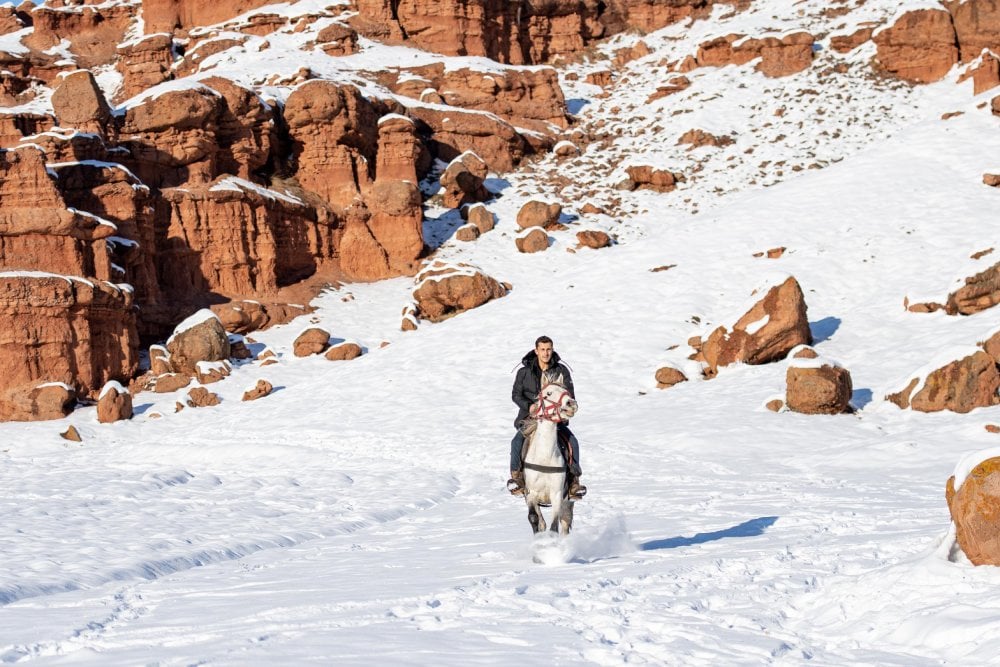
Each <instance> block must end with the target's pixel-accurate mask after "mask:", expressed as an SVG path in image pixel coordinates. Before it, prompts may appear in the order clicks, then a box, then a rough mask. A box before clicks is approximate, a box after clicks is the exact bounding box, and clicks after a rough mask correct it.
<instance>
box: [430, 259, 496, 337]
mask: <svg viewBox="0 0 1000 667" xmlns="http://www.w3.org/2000/svg"><path fill="white" fill-rule="evenodd" d="M415 282H416V285H417V286H416V287H415V288H414V290H413V299H414V301H415V304H416V305H415V310H414V312H413V317H415V318H417V319H421V320H429V321H431V322H440V321H441V320H444V319H447V318H449V317H451V316H453V315H457V314H458V313H462V312H464V311H466V310H471V309H472V308H477V307H479V306H481V305H483V304H484V303H486V302H487V301H491V300H493V299H499V298H500V297H503V296H506V294H507V288H506V287H505V286H504V285H502V284H501V283H500V282H499V281H497V280H496V279H495V278H492V277H490V276H488V275H486V274H485V273H483V272H482V270H481V269H479V268H478V267H475V266H471V265H469V264H449V263H446V262H441V261H435V262H433V263H431V264H429V265H428V266H427V267H426V268H424V269H423V270H422V271H421V272H420V273H418V274H417V276H416V278H415Z"/></svg>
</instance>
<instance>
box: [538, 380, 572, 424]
mask: <svg viewBox="0 0 1000 667" xmlns="http://www.w3.org/2000/svg"><path fill="white" fill-rule="evenodd" d="M548 386H549V385H546V386H545V387H542V391H540V392H539V394H538V412H536V413H535V419H537V420H539V421H542V420H544V421H550V422H560V421H562V415H560V414H559V410H560V408H562V401H563V399H564V398H566V397H567V396H569V392H568V391H566V390H565V389H563V392H562V393H561V394H559V397H558V398H557V399H556V400H554V401H553V400H551V399H547V398H545V389H546V388H547V387H548ZM556 386H558V385H556Z"/></svg>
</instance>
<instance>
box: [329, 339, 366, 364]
mask: <svg viewBox="0 0 1000 667" xmlns="http://www.w3.org/2000/svg"><path fill="white" fill-rule="evenodd" d="M361 354H362V350H361V346H360V345H358V344H357V343H350V342H347V341H345V342H343V343H337V344H336V345H332V346H330V349H328V350H327V351H326V354H325V355H324V356H325V357H326V358H327V359H329V360H330V361H350V360H351V359H357V358H358V357H360V356H361Z"/></svg>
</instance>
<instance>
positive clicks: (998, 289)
mask: <svg viewBox="0 0 1000 667" xmlns="http://www.w3.org/2000/svg"><path fill="white" fill-rule="evenodd" d="M998 303H1000V262H997V263H996V264H994V265H993V266H991V267H990V268H988V269H986V270H984V271H981V272H979V273H977V274H976V275H974V276H970V277H968V278H966V279H965V285H963V286H962V287H960V288H959V289H957V290H955V291H954V292H952V293H951V294H949V295H948V301H947V302H946V303H945V310H946V311H947V312H948V314H949V315H957V314H962V315H972V314H973V313H978V312H980V311H983V310H986V309H987V308H992V307H993V306H995V305H997V304H998Z"/></svg>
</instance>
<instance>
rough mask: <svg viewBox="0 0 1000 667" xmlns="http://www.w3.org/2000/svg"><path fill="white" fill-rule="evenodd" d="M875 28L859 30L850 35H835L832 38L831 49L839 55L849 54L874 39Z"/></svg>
mask: <svg viewBox="0 0 1000 667" xmlns="http://www.w3.org/2000/svg"><path fill="white" fill-rule="evenodd" d="M874 32H875V30H874V28H858V29H857V30H855V31H854V32H852V33H851V34H849V35H834V36H832V37H831V38H830V48H831V49H833V50H834V51H836V52H837V53H849V52H851V51H853V50H854V49H856V48H858V47H859V46H861V45H862V44H864V43H865V42H867V41H868V40H869V39H871V38H872V33H874Z"/></svg>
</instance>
